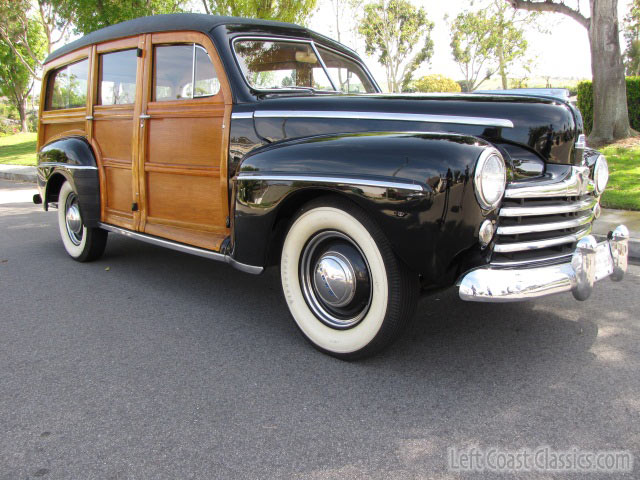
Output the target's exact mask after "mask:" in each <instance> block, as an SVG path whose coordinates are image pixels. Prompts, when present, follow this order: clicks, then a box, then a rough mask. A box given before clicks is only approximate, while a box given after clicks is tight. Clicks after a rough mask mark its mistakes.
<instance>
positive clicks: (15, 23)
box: [0, 0, 71, 80]
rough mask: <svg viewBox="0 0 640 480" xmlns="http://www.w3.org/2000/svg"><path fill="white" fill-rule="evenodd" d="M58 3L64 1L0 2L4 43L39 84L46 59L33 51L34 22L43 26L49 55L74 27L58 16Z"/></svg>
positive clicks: (0, 24) (13, 0)
mask: <svg viewBox="0 0 640 480" xmlns="http://www.w3.org/2000/svg"><path fill="white" fill-rule="evenodd" d="M54 1H55V2H57V1H62V0H37V1H34V2H33V3H32V2H31V1H30V0H0V41H2V43H4V44H5V45H7V46H8V47H9V48H10V49H11V51H12V52H13V54H14V55H15V56H16V58H17V59H18V61H20V62H21V63H22V65H23V66H24V67H25V68H26V69H27V70H28V71H29V73H30V74H31V75H32V76H33V77H34V78H36V79H38V80H39V79H40V75H39V69H40V67H41V66H42V63H41V62H42V60H43V58H42V57H41V56H40V55H38V54H37V53H36V52H34V51H33V49H32V48H31V39H30V34H31V33H32V32H33V31H34V30H33V28H32V25H31V23H32V20H35V21H37V22H38V23H40V26H41V30H40V31H39V34H42V33H44V37H45V41H46V42H45V51H46V53H50V52H51V50H52V47H53V45H55V44H56V43H58V42H60V41H61V40H62V39H63V38H64V37H65V35H66V33H67V30H68V28H69V25H70V23H71V20H70V19H65V18H61V17H60V16H59V15H58V13H57V10H56V8H55V5H54V3H53V2H54ZM54 32H55V33H54Z"/></svg>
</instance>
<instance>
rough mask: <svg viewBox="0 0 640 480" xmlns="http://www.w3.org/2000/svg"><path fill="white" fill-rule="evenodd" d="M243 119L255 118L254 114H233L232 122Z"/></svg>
mask: <svg viewBox="0 0 640 480" xmlns="http://www.w3.org/2000/svg"><path fill="white" fill-rule="evenodd" d="M241 118H253V112H235V113H232V114H231V119H232V120H240V119H241Z"/></svg>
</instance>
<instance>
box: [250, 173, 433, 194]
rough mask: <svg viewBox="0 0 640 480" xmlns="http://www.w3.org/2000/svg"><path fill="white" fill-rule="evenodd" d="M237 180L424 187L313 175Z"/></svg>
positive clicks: (397, 187)
mask: <svg viewBox="0 0 640 480" xmlns="http://www.w3.org/2000/svg"><path fill="white" fill-rule="evenodd" d="M237 178H238V181H247V180H271V181H276V182H319V183H333V184H343V185H360V186H367V187H382V188H395V189H397V190H411V191H414V192H423V191H424V187H423V186H422V185H419V184H417V183H408V182H407V183H403V182H388V181H384V180H369V179H365V178H350V177H320V176H313V175H251V174H242V173H241V174H240V175H238V177H237Z"/></svg>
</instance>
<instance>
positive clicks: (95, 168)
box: [38, 162, 98, 170]
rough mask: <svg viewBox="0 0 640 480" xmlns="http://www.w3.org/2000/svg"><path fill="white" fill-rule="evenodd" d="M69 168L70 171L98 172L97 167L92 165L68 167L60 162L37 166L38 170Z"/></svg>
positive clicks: (43, 163)
mask: <svg viewBox="0 0 640 480" xmlns="http://www.w3.org/2000/svg"><path fill="white" fill-rule="evenodd" d="M53 167H60V168H69V169H72V170H98V167H94V166H93V165H69V164H68V163H61V162H42V163H39V164H38V168H53Z"/></svg>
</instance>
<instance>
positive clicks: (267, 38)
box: [231, 35, 341, 93]
mask: <svg viewBox="0 0 640 480" xmlns="http://www.w3.org/2000/svg"><path fill="white" fill-rule="evenodd" d="M242 40H262V41H265V42H288V43H306V44H308V45H311V48H312V49H313V51H314V52H316V55H319V54H318V52H317V51H316V49H315V48H314V47H313V40H309V39H308V38H304V39H303V38H299V37H274V36H266V35H265V36H262V35H248V36H244V35H242V36H239V37H235V38H233V39H232V40H231V51H232V52H233V58H234V60H235V61H236V66H237V67H238V70H239V71H240V76H241V77H242V79H243V80H244V83H245V84H246V85H247V86H248V87H249V88H250V89H251V90H254V91H256V92H286V91H289V92H293V91H300V90H299V89H289V90H287V89H286V88H256V87H254V86H252V85H251V84H250V83H249V80H247V77H246V76H245V74H244V72H243V71H242V67H241V66H240V60H238V54H237V53H236V42H238V41H242ZM318 61H319V62H320V65H321V66H322V70H323V71H324V74H325V75H326V76H327V79H328V80H329V83H331V85H333V82H332V81H331V77H330V76H329V72H327V70H326V68H325V67H324V62H322V60H320V58H318ZM304 88H309V89H310V90H311V89H312V88H313V87H304ZM333 88H334V90H333V91H334V92H335V93H341V92H339V91H338V90H335V86H334V87H333ZM311 91H312V90H311ZM327 91H329V92H331V90H327Z"/></svg>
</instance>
